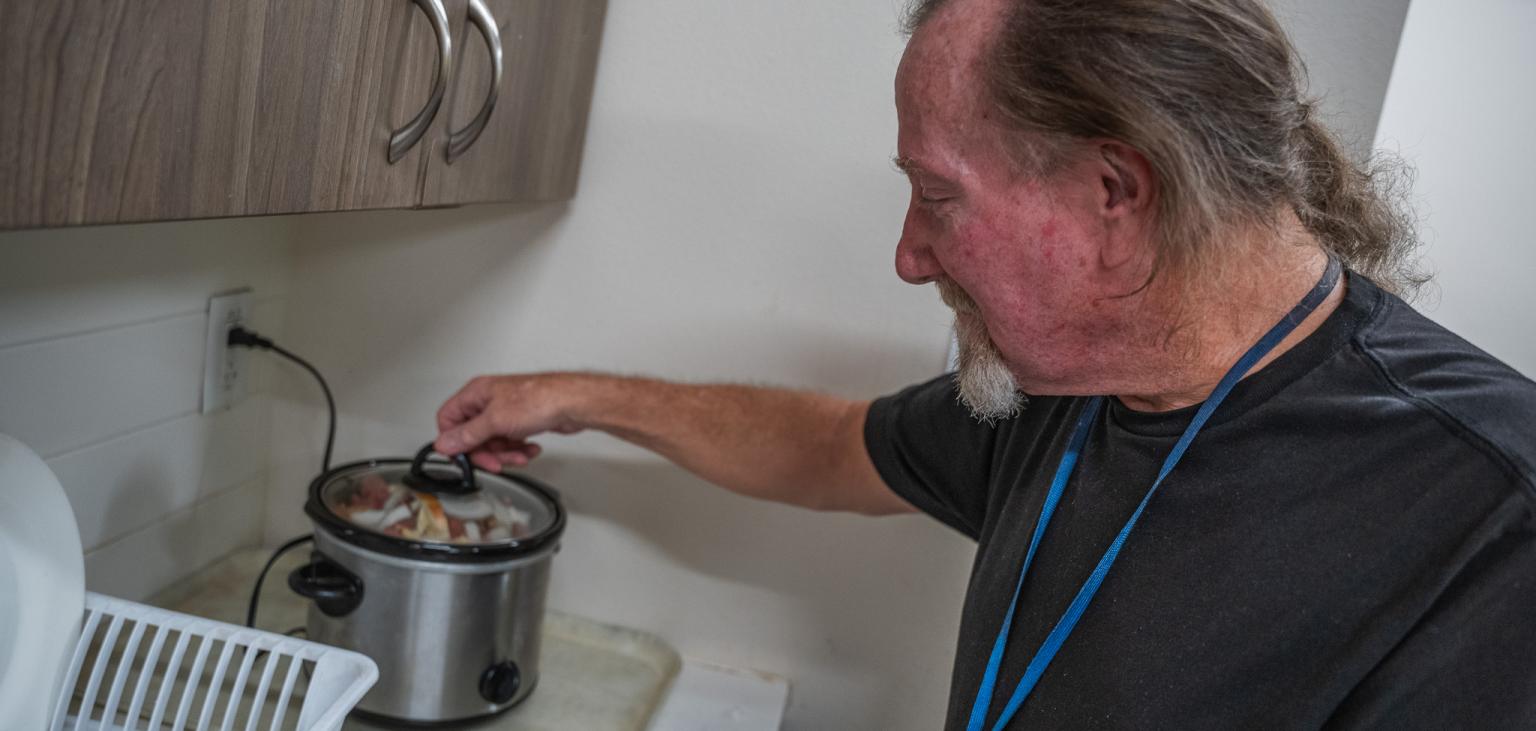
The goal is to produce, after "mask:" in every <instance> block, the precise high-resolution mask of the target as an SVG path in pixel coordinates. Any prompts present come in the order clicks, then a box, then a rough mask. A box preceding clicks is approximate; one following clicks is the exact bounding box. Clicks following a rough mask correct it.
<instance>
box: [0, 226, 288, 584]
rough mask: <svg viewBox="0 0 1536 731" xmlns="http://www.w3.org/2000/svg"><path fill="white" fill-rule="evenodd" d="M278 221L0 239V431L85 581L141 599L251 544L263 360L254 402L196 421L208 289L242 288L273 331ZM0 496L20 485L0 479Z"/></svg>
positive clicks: (283, 254)
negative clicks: (30, 467)
mask: <svg viewBox="0 0 1536 731" xmlns="http://www.w3.org/2000/svg"><path fill="white" fill-rule="evenodd" d="M289 230H290V222H289V221H286V220H280V219H260V220H245V221H216V222H195V223H171V224H148V225H134V226H116V227H99V228H81V229H61V230H49V231H23V232H10V233H0V262H3V264H0V432H4V433H6V434H9V435H11V436H13V437H16V438H17V439H20V440H21V441H22V442H24V443H26V444H27V445H29V446H30V447H32V449H33V450H35V451H37V452H38V453H39V454H41V455H43V457H44V458H46V459H47V460H48V463H49V466H50V467H51V468H52V469H53V470H54V472H55V473H56V474H57V475H58V477H59V479H60V481H61V482H62V483H63V485H64V488H65V491H66V493H67V494H68V495H69V500H70V504H71V506H72V507H73V508H74V511H75V517H76V520H77V522H78V523H79V526H80V533H81V542H82V543H83V544H84V545H83V548H84V549H85V550H86V578H87V584H88V586H89V588H90V589H92V590H94V591H99V592H103V593H108V594H113V595H117V596H122V597H126V598H130V599H138V598H143V597H146V596H148V595H150V594H152V593H154V592H155V591H157V590H158V589H160V588H162V587H164V586H165V585H167V584H169V583H171V582H174V581H176V580H178V579H181V578H183V577H185V576H187V575H189V574H190V573H192V572H194V571H196V570H197V569H199V568H201V567H202V566H204V565H207V564H208V563H211V562H212V561H214V560H217V559H218V558H220V557H222V556H224V555H227V554H228V553H230V552H232V551H234V550H236V549H239V548H242V547H248V546H252V545H256V544H257V543H259V542H260V540H261V537H262V518H263V513H264V509H265V497H266V489H267V480H266V475H267V469H268V458H269V452H270V450H269V442H268V436H269V434H270V429H269V428H268V426H267V425H268V423H269V420H270V412H271V400H270V399H269V398H268V397H267V396H266V395H265V393H264V391H265V390H266V386H267V384H268V383H269V380H270V379H269V377H268V376H267V375H266V374H265V373H264V372H263V371H265V370H267V369H269V368H270V367H271V366H270V364H264V363H259V364H258V367H257V369H256V371H257V372H256V377H255V379H254V382H253V386H254V388H253V391H255V395H254V396H253V397H251V398H250V399H248V400H246V401H245V402H242V403H241V404H240V405H238V406H237V407H236V408H234V409H231V410H229V411H225V412H218V413H214V414H209V415H207V416H204V415H202V414H200V413H199V404H198V400H199V398H200V394H201V388H202V371H203V346H202V343H203V338H204V325H205V322H206V319H207V318H206V307H207V300H208V297H209V295H212V294H214V293H215V292H219V291H223V290H227V289H231V288H233V287H237V286H242V285H248V286H252V287H254V288H255V290H256V297H257V305H256V308H255V310H256V311H255V315H254V320H255V323H254V324H255V325H256V326H257V327H258V328H259V329H261V330H263V331H266V332H269V333H274V334H275V332H276V331H277V330H279V329H280V328H281V327H282V323H283V319H284V310H283V306H284V305H283V300H284V297H285V296H286V292H287V282H288V279H289V277H290V269H289V267H290V257H289ZM0 489H24V486H13V485H4V486H0Z"/></svg>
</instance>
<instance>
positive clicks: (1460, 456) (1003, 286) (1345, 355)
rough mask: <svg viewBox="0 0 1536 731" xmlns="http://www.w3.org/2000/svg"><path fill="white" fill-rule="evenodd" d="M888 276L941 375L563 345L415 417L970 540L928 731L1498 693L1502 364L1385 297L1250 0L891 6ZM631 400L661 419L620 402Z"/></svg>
mask: <svg viewBox="0 0 1536 731" xmlns="http://www.w3.org/2000/svg"><path fill="white" fill-rule="evenodd" d="M912 27H913V31H914V32H913V37H912V39H911V42H910V44H909V46H908V49H907V52H906V54H905V56H904V58H903V60H902V63H901V67H900V70H899V71H898V73H897V79H896V105H897V113H898V117H899V121H900V137H899V140H898V144H897V147H898V164H899V166H900V167H901V168H902V169H903V170H904V171H905V172H906V173H907V175H908V176H909V177H910V179H911V183H912V198H911V202H910V207H909V209H908V212H907V219H906V227H905V230H904V232H903V234H902V238H901V241H900V243H899V244H898V245H897V250H896V269H897V272H898V273H899V274H900V275H901V277H902V278H903V279H905V280H906V281H908V282H912V283H914V284H928V283H932V284H935V285H937V288H938V289H939V292H940V293H941V295H942V296H943V298H944V301H945V302H946V303H948V304H949V305H950V307H952V308H953V309H954V310H955V313H956V328H957V332H958V334H959V337H960V344H961V358H960V369H959V372H958V374H957V375H955V376H946V377H943V378H939V379H936V380H934V381H932V382H929V383H925V384H921V385H917V386H913V387H912V388H909V389H907V390H905V391H903V392H901V393H898V394H895V395H893V396H889V397H886V398H883V399H879V400H877V401H874V402H872V403H866V402H852V401H845V400H840V399H836V398H831V397H827V396H819V395H813V394H807V393H797V392H789V391H779V390H769V389H760V388H746V387H735V386H686V385H678V384H672V383H665V382H659V381H648V380H638V379H625V378H616V377H607V376H601V375H590V374H568V373H566V374H542V375H527V376H504V377H496V378H480V379H476V380H474V381H472V382H471V383H470V384H469V385H468V386H467V387H465V388H464V389H463V390H462V391H461V392H460V393H459V394H457V395H455V396H454V397H453V398H452V399H451V400H449V401H448V403H447V404H445V405H444V406H443V408H442V410H441V412H440V413H439V426H440V428H441V430H442V434H441V436H440V439H439V441H438V447H439V449H440V450H442V451H443V452H445V453H460V452H469V453H470V454H471V455H472V457H473V459H474V461H475V462H476V463H477V464H479V465H480V466H482V467H484V468H486V469H493V470H494V469H500V468H502V467H503V466H507V465H523V464H526V463H527V461H528V460H529V459H532V458H534V457H536V456H537V455H538V447H537V446H536V445H534V444H532V443H530V442H528V441H527V439H528V438H529V437H531V436H533V435H535V434H539V433H542V432H563V433H570V432H574V431H579V430H583V429H598V430H602V431H605V432H608V433H611V434H614V435H616V436H618V437H621V438H623V439H626V440H629V441H631V442H634V443H636V444H639V445H641V446H644V447H647V448H649V449H652V450H654V451H656V452H658V453H660V454H662V455H664V456H666V457H667V458H669V459H671V460H673V461H675V462H676V463H678V464H680V465H682V466H683V467H685V468H687V469H689V470H692V471H693V472H696V473H697V474H699V475H701V476H703V477H705V478H707V479H709V480H711V481H713V482H716V483H718V484H720V485H722V486H724V487H726V488H728V489H731V490H735V491H737V492H740V493H743V494H746V495H751V496H755V497H760V498H766V499H771V500H778V501H782V502H787V503H793V504H797V505H803V506H806V507H810V508H815V509H820V510H846V511H857V512H861V513H867V514H871V515H881V514H893V513H903V512H910V511H913V510H914V509H916V510H920V511H922V512H924V513H927V514H929V515H931V516H933V517H935V518H937V519H938V520H941V521H943V522H944V523H946V524H948V525H949V526H952V527H953V528H955V529H956V530H959V531H960V532H962V533H964V534H966V535H967V536H970V537H971V538H973V539H975V540H976V541H977V543H978V551H977V556H976V561H975V565H974V567H973V572H972V576H971V582H970V589H969V592H968V595H967V597H966V604H965V610H964V615H963V618H962V621H961V627H960V638H959V645H958V652H957V658H956V662H955V667H954V671H953V676H952V690H951V702H950V707H949V714H948V724H947V728H949V729H970V730H976V729H994V728H1026V727H1028V728H1081V727H1114V728H1154V727H1156V728H1220V729H1227V728H1268V727H1284V728H1303V727H1312V728H1316V727H1322V726H1337V727H1360V726H1367V727H1381V728H1445V727H1460V728H1514V727H1522V728H1524V727H1530V726H1532V725H1533V724H1536V629H1533V627H1532V625H1531V623H1530V619H1529V608H1530V607H1533V606H1536V517H1533V515H1536V440H1533V439H1532V438H1531V433H1532V429H1531V423H1532V417H1533V416H1536V384H1532V383H1531V382H1530V381H1528V380H1526V379H1525V378H1523V377H1521V376H1520V375H1519V374H1517V373H1515V372H1514V371H1512V370H1511V369H1509V368H1508V367H1506V366H1504V365H1502V364H1500V363H1498V362H1497V361H1495V360H1494V359H1493V358H1491V357H1489V356H1488V355H1486V354H1484V353H1482V352H1480V351H1478V350H1477V349H1475V348H1473V347H1471V346H1470V345H1468V344H1467V343H1465V342H1464V341H1462V340H1460V339H1459V338H1457V337H1456V336H1454V335H1452V334H1451V333H1449V332H1447V331H1445V330H1444V329H1442V328H1440V327H1438V326H1436V325H1434V324H1433V323H1431V322H1429V321H1428V320H1426V319H1424V318H1423V317H1422V316H1420V315H1418V314H1416V313H1415V312H1414V311H1413V310H1411V309H1410V308H1409V307H1408V306H1406V305H1405V304H1404V303H1403V302H1402V301H1401V300H1400V299H1398V297H1397V296H1395V295H1394V294H1393V292H1395V291H1396V292H1401V291H1404V290H1406V289H1408V288H1410V287H1411V286H1412V285H1413V284H1414V283H1415V282H1414V281H1413V279H1412V276H1411V270H1410V269H1409V268H1408V267H1406V266H1405V264H1404V255H1405V253H1406V251H1407V250H1408V249H1409V248H1411V243H1410V237H1409V235H1408V230H1407V227H1406V226H1404V225H1403V224H1402V222H1401V218H1400V217H1399V216H1397V215H1396V214H1395V213H1394V212H1393V209H1392V207H1391V206H1390V205H1388V203H1387V202H1385V201H1384V200H1383V199H1382V198H1381V197H1379V196H1378V194H1377V188H1379V187H1380V186H1379V184H1378V183H1379V181H1378V180H1376V179H1374V178H1373V177H1372V176H1370V175H1367V174H1366V173H1364V172H1362V171H1361V170H1359V169H1357V168H1356V167H1355V166H1353V165H1352V164H1351V163H1350V162H1349V161H1348V160H1347V159H1346V158H1345V157H1344V156H1343V155H1341V154H1340V151H1339V149H1338V148H1337V146H1336V145H1335V144H1334V143H1333V142H1332V141H1331V139H1330V138H1329V136H1328V134H1327V133H1326V132H1325V131H1324V130H1323V128H1322V127H1321V126H1319V125H1318V123H1317V122H1316V121H1315V120H1314V118H1313V116H1312V113H1311V107H1310V105H1309V104H1308V103H1307V102H1306V101H1305V100H1303V99H1302V98H1301V96H1300V95H1301V89H1300V82H1299V80H1298V78H1297V76H1298V74H1297V72H1296V66H1297V64H1296V61H1295V59H1294V51H1293V50H1292V48H1291V46H1290V45H1289V43H1288V41H1287V39H1286V38H1285V36H1284V34H1283V32H1282V31H1281V29H1280V28H1279V26H1278V25H1277V24H1276V22H1275V20H1274V18H1273V17H1271V16H1270V14H1269V13H1268V12H1267V11H1266V10H1265V9H1264V8H1263V7H1262V5H1261V4H1260V3H1258V2H1256V1H1255V0H1094V1H1093V2H1085V1H1083V0H926V1H924V2H921V3H920V4H919V5H918V7H916V8H915V9H914V11H913V16H912ZM658 414H666V417H665V418H658V416H657V415H658Z"/></svg>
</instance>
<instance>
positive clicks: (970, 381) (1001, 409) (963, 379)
mask: <svg viewBox="0 0 1536 731" xmlns="http://www.w3.org/2000/svg"><path fill="white" fill-rule="evenodd" d="M938 288H939V296H941V297H942V298H943V299H944V303H945V304H947V305H949V307H950V308H951V309H953V310H954V311H955V313H956V317H955V337H956V339H957V340H958V341H959V344H960V353H959V355H960V358H959V366H960V368H959V375H958V377H957V378H956V381H957V383H958V385H959V388H960V402H961V403H962V404H965V407H966V408H967V409H970V411H971V416H972V417H974V418H975V419H977V420H978V421H982V422H985V423H988V424H993V423H996V422H998V421H1000V420H1003V419H1011V418H1013V417H1015V416H1018V414H1019V412H1020V411H1022V410H1023V409H1024V406H1025V404H1026V399H1025V397H1024V394H1022V393H1020V392H1019V387H1018V383H1017V382H1016V381H1015V380H1014V377H1013V371H1012V370H1010V369H1009V368H1008V363H1007V362H1006V361H1004V360H1003V354H1002V353H1000V352H998V350H997V346H996V345H993V344H992V339H991V338H989V337H988V336H987V328H986V326H985V325H983V324H982V322H981V318H980V316H979V314H978V312H977V308H976V303H975V301H974V300H972V299H971V297H970V295H968V294H966V293H965V291H964V290H962V289H960V287H958V286H956V285H955V284H954V283H953V282H950V281H949V280H947V279H945V280H939V282H938ZM961 314H969V315H971V316H970V317H961V316H960V315H961Z"/></svg>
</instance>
